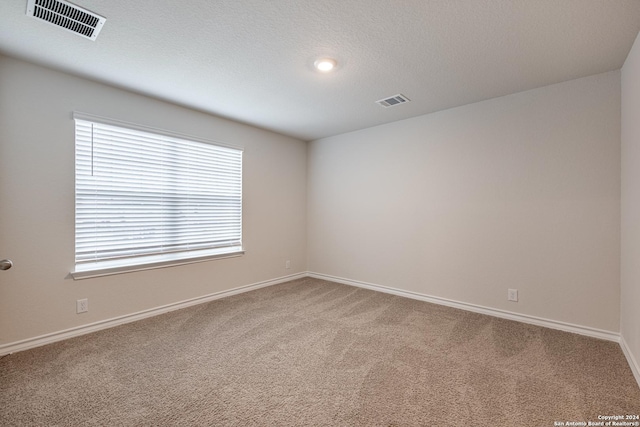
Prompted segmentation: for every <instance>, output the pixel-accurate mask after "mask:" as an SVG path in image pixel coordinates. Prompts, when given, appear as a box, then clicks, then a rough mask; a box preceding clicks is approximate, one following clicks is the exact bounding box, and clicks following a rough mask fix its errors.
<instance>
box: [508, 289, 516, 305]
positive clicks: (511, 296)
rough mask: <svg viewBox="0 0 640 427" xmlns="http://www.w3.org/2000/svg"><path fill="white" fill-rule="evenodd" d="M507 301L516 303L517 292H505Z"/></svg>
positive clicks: (511, 290) (512, 290)
mask: <svg viewBox="0 0 640 427" xmlns="http://www.w3.org/2000/svg"><path fill="white" fill-rule="evenodd" d="M507 299H508V300H509V301H515V302H518V290H517V289H509V290H508V291H507Z"/></svg>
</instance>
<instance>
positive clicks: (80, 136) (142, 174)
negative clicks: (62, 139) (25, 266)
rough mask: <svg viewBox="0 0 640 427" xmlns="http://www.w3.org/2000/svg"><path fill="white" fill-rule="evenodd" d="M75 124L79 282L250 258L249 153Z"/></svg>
mask: <svg viewBox="0 0 640 427" xmlns="http://www.w3.org/2000/svg"><path fill="white" fill-rule="evenodd" d="M74 118H75V123H76V238H75V264H76V267H75V271H74V272H73V273H72V275H73V277H74V278H76V279H78V278H84V277H92V276H96V275H103V274H112V273H115V272H121V271H126V270H132V269H145V268H155V267H158V266H164V265H166V264H174V263H185V262H195V261H200V260H204V259H209V258H212V257H220V256H231V255H239V254H241V253H242V151H241V150H239V149H235V148H229V147H223V146H218V145H213V144H210V143H206V142H200V141H195V140H191V139H185V138H181V137H177V136H175V135H170V134H166V133H163V134H159V133H152V132H150V131H148V130H147V129H145V128H141V127H135V126H130V125H126V127H123V126H121V124H120V123H117V125H116V124H114V123H113V122H110V121H109V122H107V121H104V120H103V121H96V120H95V119H93V118H91V117H89V116H85V115H80V114H75V115H74Z"/></svg>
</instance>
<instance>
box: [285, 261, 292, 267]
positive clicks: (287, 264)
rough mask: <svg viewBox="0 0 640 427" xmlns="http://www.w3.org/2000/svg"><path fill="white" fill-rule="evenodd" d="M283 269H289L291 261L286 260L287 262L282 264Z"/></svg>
mask: <svg viewBox="0 0 640 427" xmlns="http://www.w3.org/2000/svg"><path fill="white" fill-rule="evenodd" d="M284 268H286V269H289V268H291V261H289V260H287V261H286V262H285V263H284Z"/></svg>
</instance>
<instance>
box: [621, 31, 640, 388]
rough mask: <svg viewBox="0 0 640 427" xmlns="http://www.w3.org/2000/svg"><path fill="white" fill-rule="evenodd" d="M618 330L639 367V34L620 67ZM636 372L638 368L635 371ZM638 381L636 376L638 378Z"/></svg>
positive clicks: (639, 367)
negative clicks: (620, 234) (619, 274)
mask: <svg viewBox="0 0 640 427" xmlns="http://www.w3.org/2000/svg"><path fill="white" fill-rule="evenodd" d="M620 310H621V313H620V314H621V315H620V332H621V335H622V337H623V339H624V340H625V342H626V344H627V346H628V349H629V351H630V352H631V354H632V357H633V358H634V359H635V364H636V370H638V369H640V36H638V38H637V39H636V42H635V44H634V45H633V48H632V49H631V52H630V53H629V56H628V57H627V60H626V62H625V63H624V66H623V67H622V254H621V307H620ZM636 372H640V371H636ZM638 381H639V382H640V377H639V378H638Z"/></svg>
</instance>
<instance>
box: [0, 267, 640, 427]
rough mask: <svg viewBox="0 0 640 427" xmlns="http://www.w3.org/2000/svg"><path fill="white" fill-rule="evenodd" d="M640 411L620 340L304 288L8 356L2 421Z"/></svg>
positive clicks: (384, 421) (539, 418)
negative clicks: (609, 340) (602, 338)
mask: <svg viewBox="0 0 640 427" xmlns="http://www.w3.org/2000/svg"><path fill="white" fill-rule="evenodd" d="M620 414H640V389H639V388H638V385H637V383H636V382H635V380H634V378H633V375H632V373H631V370H630V368H629V366H628V365H627V362H626V360H625V357H624V355H623V354H622V351H621V349H620V347H619V345H618V344H616V343H613V342H607V341H601V340H597V339H592V338H586V337H583V336H578V335H573V334H569V333H565V332H559V331H555V330H551V329H545V328H541V327H537V326H531V325H526V324H521V323H517V322H512V321H508V320H502V319H498V318H493V317H489V316H483V315H479V314H474V313H469V312H465V311H460V310H455V309H452V308H447V307H442V306H438V305H433V304H429V303H425V302H420V301H415V300H411V299H405V298H401V297H396V296H392V295H388V294H383V293H378V292H373V291H368V290H364V289H358V288H354V287H349V286H345V285H341V284H336V283H331V282H326V281H321V280H316V279H310V278H308V279H301V280H297V281H293V282H288V283H284V284H280V285H276V286H271V287H268V288H263V289H259V290H256V291H252V292H248V293H245V294H240V295H236V296H232V297H229V298H225V299H221V300H217V301H213V302H210V303H207V304H202V305H199V306H195V307H191V308H187V309H184V310H180V311H175V312H172V313H168V314H165V315H161V316H157V317H154V318H150V319H146V320H142V321H139V322H136V323H131V324H127V325H123V326H119V327H116V328H112V329H109V330H104V331H100V332H96V333H93V334H90V335H85V336H82V337H78V338H74V339H70V340H67V341H63V342H59V343H55V344H52V345H48V346H46V347H41V348H36V349H33V350H28V351H24V352H20V353H16V354H13V355H10V356H7V357H4V358H2V359H1V360H0V425H2V426H23V425H24V426H32V425H37V426H40V425H42V426H93V425H96V426H98V425H99V426H174V425H180V426H254V425H256V426H258V425H259V426H263V425H264V426H436V425H437V426H478V427H483V426H523V425H527V426H553V425H554V422H556V421H557V422H565V423H566V422H567V421H573V422H576V421H584V422H587V421H589V420H593V421H598V415H620Z"/></svg>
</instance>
